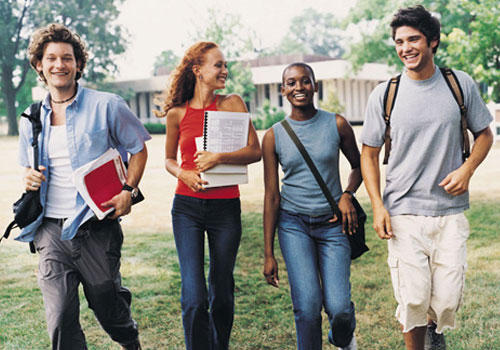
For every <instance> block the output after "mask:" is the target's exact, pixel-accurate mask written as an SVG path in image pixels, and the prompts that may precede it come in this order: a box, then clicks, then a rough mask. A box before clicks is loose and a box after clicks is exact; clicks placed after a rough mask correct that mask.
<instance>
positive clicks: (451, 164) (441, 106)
mask: <svg viewBox="0 0 500 350" xmlns="http://www.w3.org/2000/svg"><path fill="white" fill-rule="evenodd" d="M454 72H455V74H456V75H457V78H458V81H459V82H460V86H461V87H462V90H463V93H464V100H465V105H466V107H467V109H468V111H467V123H468V127H469V130H471V131H472V132H478V131H481V130H483V129H485V128H487V127H488V126H489V124H490V123H491V121H492V120H493V117H492V116H491V114H490V112H489V110H488V108H487V107H486V105H485V104H484V102H483V100H482V99H481V96H480V95H479V91H478V89H477V86H476V84H475V83H474V81H473V80H472V79H471V78H470V77H469V76H468V75H467V74H466V73H464V72H462V71H454ZM386 87H387V82H385V83H382V84H380V85H378V86H377V87H376V88H375V90H374V91H373V92H372V94H371V95H370V98H369V100H368V105H367V109H366V117H365V122H364V125H363V132H362V134H361V142H362V143H363V144H365V145H367V146H371V147H381V146H382V145H383V143H384V133H385V122H384V118H383V100H384V93H385V89H386ZM391 139H392V143H391V146H392V147H391V153H390V157H389V162H388V165H387V169H386V170H387V171H386V174H387V175H386V187H385V190H384V205H385V207H386V209H387V210H388V211H389V213H390V214H391V215H392V216H394V215H404V214H410V215H425V216H442V215H451V214H457V213H461V212H463V211H464V210H466V209H468V207H469V194H468V192H466V193H464V194H462V195H459V196H452V195H450V194H448V193H447V192H446V191H445V190H444V189H443V188H442V187H440V186H438V184H439V183H440V182H441V181H442V180H443V179H444V178H445V177H446V176H447V175H448V174H449V173H450V172H452V171H453V170H456V169H457V168H459V167H460V166H461V165H462V132H461V127H460V109H459V107H458V104H457V102H456V101H455V99H454V97H453V94H452V92H451V90H450V88H449V87H448V85H447V84H446V81H445V79H444V77H443V76H442V75H441V71H440V70H439V68H438V67H436V70H435V72H434V75H433V76H432V77H431V78H429V79H427V80H412V79H410V78H409V77H408V75H407V74H406V73H403V74H402V76H401V81H400V84H399V89H398V94H397V96H396V101H395V105H394V109H393V111H392V114H391Z"/></svg>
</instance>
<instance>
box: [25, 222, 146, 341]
mask: <svg viewBox="0 0 500 350" xmlns="http://www.w3.org/2000/svg"><path fill="white" fill-rule="evenodd" d="M122 242H123V234H122V231H121V228H120V224H119V223H118V222H117V221H116V220H113V221H111V220H104V221H99V222H97V221H93V222H88V223H85V224H84V225H82V227H81V228H80V229H79V230H78V232H77V234H76V236H75V237H74V238H73V239H72V240H69V241H63V240H61V227H60V226H59V225H58V224H56V223H54V222H52V221H49V220H46V219H45V220H44V222H43V223H42V225H41V226H40V228H39V229H38V232H37V234H36V236H35V241H34V243H35V246H36V249H37V251H38V253H39V254H40V262H39V267H38V284H39V285H40V289H41V290H42V295H43V301H44V304H45V314H46V318H47V328H48V331H49V335H50V337H51V340H52V349H53V350H84V349H87V345H86V342H85V336H84V334H83V331H82V328H81V326H80V320H79V315H80V301H79V298H78V286H79V284H80V283H81V284H82V285H83V291H84V293H85V297H86V298H87V301H88V303H89V307H90V308H91V309H92V310H93V311H94V314H95V316H96V318H97V320H98V321H99V323H100V324H101V326H102V328H104V330H105V331H106V332H107V333H108V334H109V335H110V337H111V338H112V339H113V340H114V341H116V342H118V343H119V344H121V345H124V346H127V345H130V344H133V343H135V342H136V341H137V339H138V330H137V323H136V322H135V321H134V320H133V319H132V316H131V313H130V302H131V299H132V295H131V293H130V291H129V290H128V289H127V288H125V287H123V286H122V284H121V275H120V257H121V253H120V251H121V246H122Z"/></svg>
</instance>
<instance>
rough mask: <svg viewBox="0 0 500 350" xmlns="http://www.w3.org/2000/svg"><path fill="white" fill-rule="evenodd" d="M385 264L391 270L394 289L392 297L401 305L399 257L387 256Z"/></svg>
mask: <svg viewBox="0 0 500 350" xmlns="http://www.w3.org/2000/svg"><path fill="white" fill-rule="evenodd" d="M387 264H388V265H389V268H390V271H391V280H392V287H393V289H394V297H395V298H396V301H397V302H398V304H399V305H403V300H402V298H401V277H400V271H399V269H400V266H399V259H397V258H394V257H391V256H389V257H388V258H387Z"/></svg>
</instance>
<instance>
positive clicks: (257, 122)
mask: <svg viewBox="0 0 500 350" xmlns="http://www.w3.org/2000/svg"><path fill="white" fill-rule="evenodd" d="M285 117H286V113H285V112H284V111H282V110H281V109H280V110H278V109H277V108H276V107H271V103H270V102H269V100H267V99H266V100H265V101H264V103H263V104H262V107H260V108H259V110H258V111H257V118H255V119H253V125H254V127H255V129H257V130H266V129H269V128H270V127H271V126H273V125H274V124H276V123H277V122H280V121H282V120H283V119H284V118H285Z"/></svg>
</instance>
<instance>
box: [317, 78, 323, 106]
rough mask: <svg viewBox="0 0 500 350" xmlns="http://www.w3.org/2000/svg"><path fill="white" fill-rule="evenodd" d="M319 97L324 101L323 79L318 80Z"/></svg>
mask: <svg viewBox="0 0 500 350" xmlns="http://www.w3.org/2000/svg"><path fill="white" fill-rule="evenodd" d="M318 99H319V100H320V101H323V80H320V81H318Z"/></svg>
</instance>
